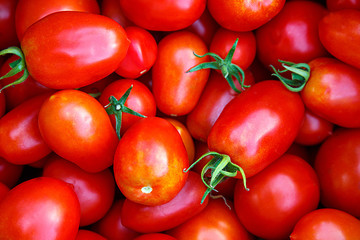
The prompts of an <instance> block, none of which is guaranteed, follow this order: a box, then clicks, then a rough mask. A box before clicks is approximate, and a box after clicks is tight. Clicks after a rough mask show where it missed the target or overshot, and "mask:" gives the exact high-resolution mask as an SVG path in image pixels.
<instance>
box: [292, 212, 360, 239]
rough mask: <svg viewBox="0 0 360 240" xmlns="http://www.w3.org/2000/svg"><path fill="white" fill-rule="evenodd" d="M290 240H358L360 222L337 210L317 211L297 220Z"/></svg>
mask: <svg viewBox="0 0 360 240" xmlns="http://www.w3.org/2000/svg"><path fill="white" fill-rule="evenodd" d="M290 239H291V240H303V239H316V240H338V239H349V240H351V239H354V240H355V239H360V221H359V219H356V218H355V217H354V216H352V215H350V214H348V213H346V212H343V211H340V210H337V209H331V208H324V209H317V210H315V211H312V212H310V213H308V214H306V215H305V216H303V217H302V218H301V219H300V220H299V222H298V223H297V224H296V225H295V228H294V230H293V232H292V233H291V235H290Z"/></svg>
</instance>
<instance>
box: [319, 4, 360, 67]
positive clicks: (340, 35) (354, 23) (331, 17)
mask: <svg viewBox="0 0 360 240" xmlns="http://www.w3.org/2000/svg"><path fill="white" fill-rule="evenodd" d="M359 25H360V10H356V9H343V10H339V11H333V12H330V13H328V14H327V15H326V16H324V17H323V18H322V20H321V21H320V22H319V37H320V41H321V43H322V44H323V45H324V47H325V48H326V49H327V50H328V51H329V52H330V53H331V54H332V55H333V56H335V57H336V58H337V59H339V60H341V61H343V62H345V63H347V64H350V65H352V66H354V67H357V68H360V48H359V45H358V43H359V42H360V29H359ZM350 39H351V40H350Z"/></svg>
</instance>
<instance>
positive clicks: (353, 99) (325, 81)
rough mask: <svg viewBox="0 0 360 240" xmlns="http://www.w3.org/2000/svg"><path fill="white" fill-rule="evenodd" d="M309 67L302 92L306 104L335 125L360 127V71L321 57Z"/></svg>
mask: <svg viewBox="0 0 360 240" xmlns="http://www.w3.org/2000/svg"><path fill="white" fill-rule="evenodd" d="M309 66H310V69H311V73H310V78H309V80H308V81H307V83H306V85H305V87H304V89H303V90H302V91H301V97H302V99H303V101H304V104H305V106H306V107H307V108H308V109H309V110H310V111H312V112H313V113H314V114H316V115H318V116H319V117H322V118H324V119H325V120H328V121H329V122H331V123H333V124H337V125H340V126H342V127H351V128H356V127H360V118H359V117H358V116H360V108H359V107H358V106H359V104H360V80H359V78H360V77H359V76H360V70H359V69H357V68H355V67H351V66H350V65H347V64H345V63H343V62H340V61H338V60H336V59H333V58H317V59H314V60H312V61H311V62H310V63H309Z"/></svg>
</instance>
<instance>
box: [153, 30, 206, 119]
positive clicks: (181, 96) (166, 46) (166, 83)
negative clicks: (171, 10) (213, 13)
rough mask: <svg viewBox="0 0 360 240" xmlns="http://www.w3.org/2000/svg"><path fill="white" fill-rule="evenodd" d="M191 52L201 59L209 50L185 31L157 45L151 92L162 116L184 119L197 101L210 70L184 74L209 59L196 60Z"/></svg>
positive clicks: (202, 42) (169, 36) (199, 40)
mask: <svg viewBox="0 0 360 240" xmlns="http://www.w3.org/2000/svg"><path fill="white" fill-rule="evenodd" d="M194 52H195V53H196V54H198V55H203V54H205V53H207V52H208V50H207V47H206V45H205V43H204V41H203V40H202V39H201V38H200V37H199V36H197V35H195V34H194V33H191V32H189V31H185V30H184V31H179V32H174V33H171V34H169V35H167V36H166V37H164V38H163V39H162V40H161V41H160V43H159V45H158V56H157V59H156V61H155V64H154V66H153V69H152V91H153V93H154V97H155V100H156V104H157V107H158V108H159V110H160V111H161V112H163V113H164V114H167V115H171V116H180V115H186V114H188V113H189V112H190V111H191V110H192V109H193V108H194V107H195V105H196V103H197V101H198V100H199V98H200V95H201V92H202V90H203V88H204V87H205V84H206V82H207V80H208V77H209V74H210V70H209V69H203V70H199V71H196V72H189V73H187V71H188V70H190V68H192V67H195V66H196V65H198V64H200V63H203V62H208V61H209V58H208V57H203V58H198V57H196V56H195V55H194Z"/></svg>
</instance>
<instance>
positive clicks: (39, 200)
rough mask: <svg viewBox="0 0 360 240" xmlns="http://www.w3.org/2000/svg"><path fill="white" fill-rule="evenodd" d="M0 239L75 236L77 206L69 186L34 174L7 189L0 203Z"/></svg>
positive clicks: (66, 238) (49, 239) (53, 239)
mask: <svg viewBox="0 0 360 240" xmlns="http://www.w3.org/2000/svg"><path fill="white" fill-rule="evenodd" d="M0 209H1V210H0V238H1V239H23V240H32V239H47V240H69V239H75V237H76V234H77V232H78V229H79V221H80V206H79V201H78V199H77V196H76V194H75V192H74V190H73V189H72V188H71V186H70V185H69V184H67V183H65V182H63V181H61V180H58V179H54V178H48V177H37V178H33V179H30V180H27V181H25V182H23V183H21V184H19V185H17V186H16V187H14V188H13V189H11V190H10V191H9V192H8V194H7V195H6V196H5V198H4V199H3V200H2V201H1V202H0Z"/></svg>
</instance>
